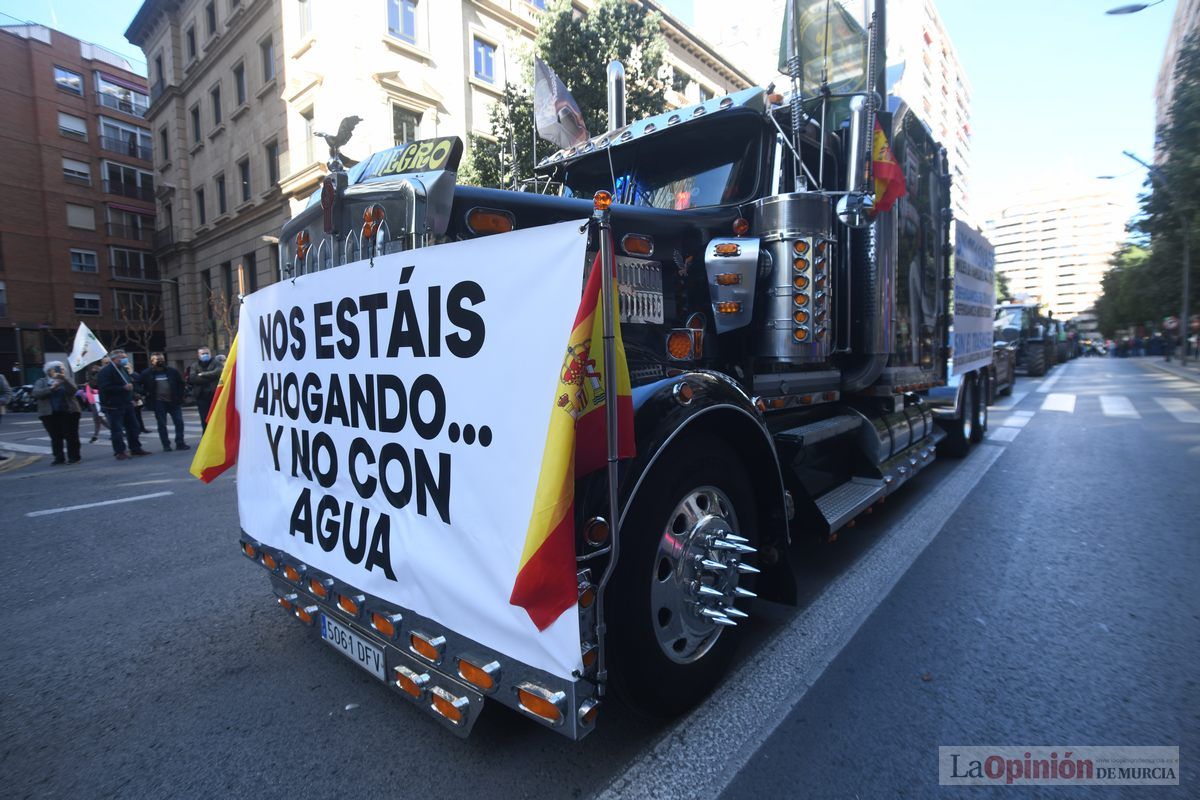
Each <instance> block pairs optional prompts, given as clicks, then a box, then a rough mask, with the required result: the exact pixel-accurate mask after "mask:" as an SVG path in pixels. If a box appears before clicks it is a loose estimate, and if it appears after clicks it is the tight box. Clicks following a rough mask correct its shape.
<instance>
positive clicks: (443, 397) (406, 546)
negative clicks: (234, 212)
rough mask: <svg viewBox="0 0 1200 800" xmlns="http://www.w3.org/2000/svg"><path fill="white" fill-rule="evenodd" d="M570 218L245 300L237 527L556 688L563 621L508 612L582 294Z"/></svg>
mask: <svg viewBox="0 0 1200 800" xmlns="http://www.w3.org/2000/svg"><path fill="white" fill-rule="evenodd" d="M580 227H581V221H576V222H564V223H559V224H556V225H549V226H545V227H541V228H533V229H529V230H524V231H516V232H513V233H509V234H503V235H499V236H489V237H486V238H483V239H476V240H472V241H467V242H458V243H453V244H446V245H439V246H437V247H430V248H425V249H420V250H415V251H409V252H404V253H396V254H391V255H386V256H381V257H379V258H376V259H375V263H374V266H371V265H370V264H368V263H367V262H359V263H356V264H350V265H347V266H343V267H338V268H336V269H331V270H327V271H323V272H317V273H314V274H311V275H306V276H302V277H299V278H296V279H295V280H294V281H287V280H285V281H282V282H280V283H277V284H274V285H272V286H269V287H267V288H265V289H262V290H260V291H258V292H255V293H254V294H251V295H249V296H248V297H246V298H245V301H244V304H243V306H242V312H241V327H240V335H239V350H238V361H237V369H238V373H237V383H236V386H237V389H236V394H237V406H238V410H239V413H240V416H241V440H240V453H239V457H238V478H237V490H238V509H239V512H240V515H241V524H242V528H243V530H245V531H246V533H248V534H249V535H250V536H252V537H254V538H255V539H257V540H259V541H260V542H263V543H264V544H267V545H270V546H273V547H277V548H279V549H281V550H284V551H285V552H287V553H289V554H290V555H293V556H295V557H296V558H298V559H300V560H301V561H303V562H304V563H306V564H310V565H312V566H313V567H314V568H316V569H319V570H322V571H324V572H327V573H330V574H332V575H335V576H337V577H338V578H339V579H341V580H344V581H346V582H347V583H349V584H351V585H352V586H355V587H357V588H359V589H361V590H362V591H364V592H367V593H369V594H372V595H375V596H377V597H380V598H383V599H385V600H387V601H388V602H392V603H396V604H397V605H399V606H401V607H403V608H405V609H409V610H411V611H413V612H416V613H418V614H421V615H424V616H426V617H429V618H431V619H433V620H435V621H437V622H438V623H440V624H442V625H444V626H446V627H447V628H449V629H451V630H453V631H455V632H457V633H460V634H462V635H464V636H467V637H470V638H471V639H474V640H475V641H477V642H479V643H481V644H483V645H485V646H487V647H490V648H493V649H495V650H497V651H500V652H503V653H505V654H507V655H509V656H511V657H513V658H516V659H519V660H520V661H522V662H524V663H526V664H528V665H530V666H533V667H537V668H539V669H543V670H545V671H547V672H549V673H551V674H553V675H556V676H558V677H560V678H565V679H570V678H571V672H572V670H576V669H580V668H581V658H580V645H579V618H578V613H577V612H576V611H574V610H570V611H568V612H567V613H564V614H563V615H562V616H560V617H559V618H558V620H557V621H556V622H554V624H552V625H551V626H550V627H548V628H547V629H546V630H545V631H542V632H540V633H539V632H538V630H537V628H536V627H535V626H534V624H533V622H532V621H531V620H530V618H529V615H528V614H527V613H526V611H525V610H524V609H522V608H519V607H517V606H513V605H510V604H509V595H510V593H511V592H512V589H513V581H514V580H515V578H516V574H517V567H518V565H519V562H520V559H521V552H522V548H523V546H524V543H525V534H526V532H527V530H528V527H529V519H530V512H531V509H532V506H533V497H534V490H535V488H536V484H537V479H538V472H539V469H540V467H541V464H540V460H541V455H542V452H543V446H544V444H545V440H546V431H547V426H548V424H549V418H550V413H551V410H552V408H553V399H554V397H553V395H554V391H555V388H556V386H557V381H558V373H559V370H560V368H561V366H562V362H563V354H564V347H565V344H566V342H567V339H568V336H569V335H570V332H571V325H572V323H573V322H574V318H575V312H576V310H577V308H578V306H579V298H580V293H581V290H582V286H583V267H584V253H585V247H586V238H587V235H586V233H584V232H581V231H580Z"/></svg>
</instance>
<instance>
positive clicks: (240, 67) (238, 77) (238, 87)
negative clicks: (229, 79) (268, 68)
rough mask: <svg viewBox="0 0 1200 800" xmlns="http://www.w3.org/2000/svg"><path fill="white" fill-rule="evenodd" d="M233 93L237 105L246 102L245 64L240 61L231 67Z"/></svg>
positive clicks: (242, 104)
mask: <svg viewBox="0 0 1200 800" xmlns="http://www.w3.org/2000/svg"><path fill="white" fill-rule="evenodd" d="M233 94H234V97H236V98H237V104H238V105H239V106H244V105H245V104H246V66H245V65H244V64H242V63H241V62H240V61H239V62H238V63H237V65H236V66H234V68H233Z"/></svg>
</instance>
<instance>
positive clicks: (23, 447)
mask: <svg viewBox="0 0 1200 800" xmlns="http://www.w3.org/2000/svg"><path fill="white" fill-rule="evenodd" d="M0 450H9V451H11V452H13V453H33V454H34V455H38V456H48V455H50V453H51V452H52V451H51V450H50V448H49V447H42V446H41V445H36V444H15V443H14V442H0Z"/></svg>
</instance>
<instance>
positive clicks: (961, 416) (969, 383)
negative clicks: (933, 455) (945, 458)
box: [938, 377, 978, 458]
mask: <svg viewBox="0 0 1200 800" xmlns="http://www.w3.org/2000/svg"><path fill="white" fill-rule="evenodd" d="M976 397H978V392H976V386H975V379H974V378H970V377H968V378H965V379H964V380H963V385H962V393H961V394H960V395H959V407H958V419H953V420H950V421H949V422H948V423H947V425H946V426H945V427H946V438H945V439H943V440H942V443H941V444H940V445H938V449H939V450H943V451H945V453H946V454H947V455H949V456H952V457H954V458H962V457H963V456H965V455H966V454H967V451H968V450H970V449H971V442H973V441H975V439H974V432H975V413H976V412H975V398H976Z"/></svg>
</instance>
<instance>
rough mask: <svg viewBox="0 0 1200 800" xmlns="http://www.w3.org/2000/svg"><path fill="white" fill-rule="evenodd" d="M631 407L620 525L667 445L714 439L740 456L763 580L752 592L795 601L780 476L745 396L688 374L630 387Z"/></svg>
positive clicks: (720, 380) (724, 381)
mask: <svg viewBox="0 0 1200 800" xmlns="http://www.w3.org/2000/svg"><path fill="white" fill-rule="evenodd" d="M683 385H686V386H687V387H688V389H690V391H691V399H690V400H687V401H685V400H684V396H685V395H686V392H684V391H683V389H682V387H683ZM681 392H683V393H682V394H681ZM633 407H634V430H635V432H636V441H637V456H636V457H635V458H633V459H631V460H630V461H629V462H626V463H625V464H623V465H622V470H623V471H622V478H621V491H620V495H621V509H622V511H621V521H622V522H623V521H624V519H625V514H626V513H627V512H628V509H629V508H630V506H631V505H632V503H633V501H634V500H635V499H636V497H637V493H638V491H639V489H640V488H641V486H642V484H643V482H644V480H645V478H646V476H648V475H649V474H650V472H651V470H653V469H655V468H656V467H660V466H663V465H664V464H665V461H664V457H665V454H667V452H668V451H669V449H670V446H671V443H672V442H674V441H676V440H677V439H679V438H680V437H682V436H687V435H689V434H691V435H695V434H698V433H708V434H712V435H715V436H718V437H720V438H722V439H724V440H725V441H726V442H728V444H729V445H730V447H732V448H733V449H734V451H735V452H737V453H738V454H739V456H741V460H742V464H743V466H744V467H745V469H746V473H747V476H748V477H749V479H750V483H751V486H752V487H753V490H754V493H755V502H756V504H757V505H758V507H759V509H760V510H761V513H760V516H761V520H760V531H759V536H760V542H759V544H760V547H759V551H760V558H761V565H762V569H763V575H762V576H761V577H760V580H759V593H760V595H762V596H765V597H767V598H768V599H771V600H777V601H780V602H792V603H794V602H795V598H796V586H795V576H794V575H793V574H792V571H791V568H790V566H789V563H788V559H787V557H786V555H787V553H786V551H787V547H788V544H789V540H788V524H787V523H788V516H789V514H788V502H787V496H786V494H785V492H784V487H783V474H782V471H781V469H780V465H779V457H778V455H777V453H776V452H775V445H774V442H773V440H772V438H771V434H770V431H768V430H767V428H766V426H765V425H764V424H763V421H762V416H761V414H760V413H759V411H758V409H756V408H755V407H754V402H753V401H752V400H751V399H750V397H749V396H748V395H747V394H746V393H745V392H744V391H743V390H742V388H741V387H740V386H738V384H737V383H736V382H735V381H734V380H733V379H732V378H730V377H728V376H726V375H724V374H722V373H719V372H714V371H707V370H695V371H689V372H684V373H681V374H679V375H676V376H674V377H671V378H665V379H663V380H659V381H656V382H654V383H651V384H647V385H645V386H639V387H637V388H635V389H634V390H633ZM618 530H620V527H618Z"/></svg>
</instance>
